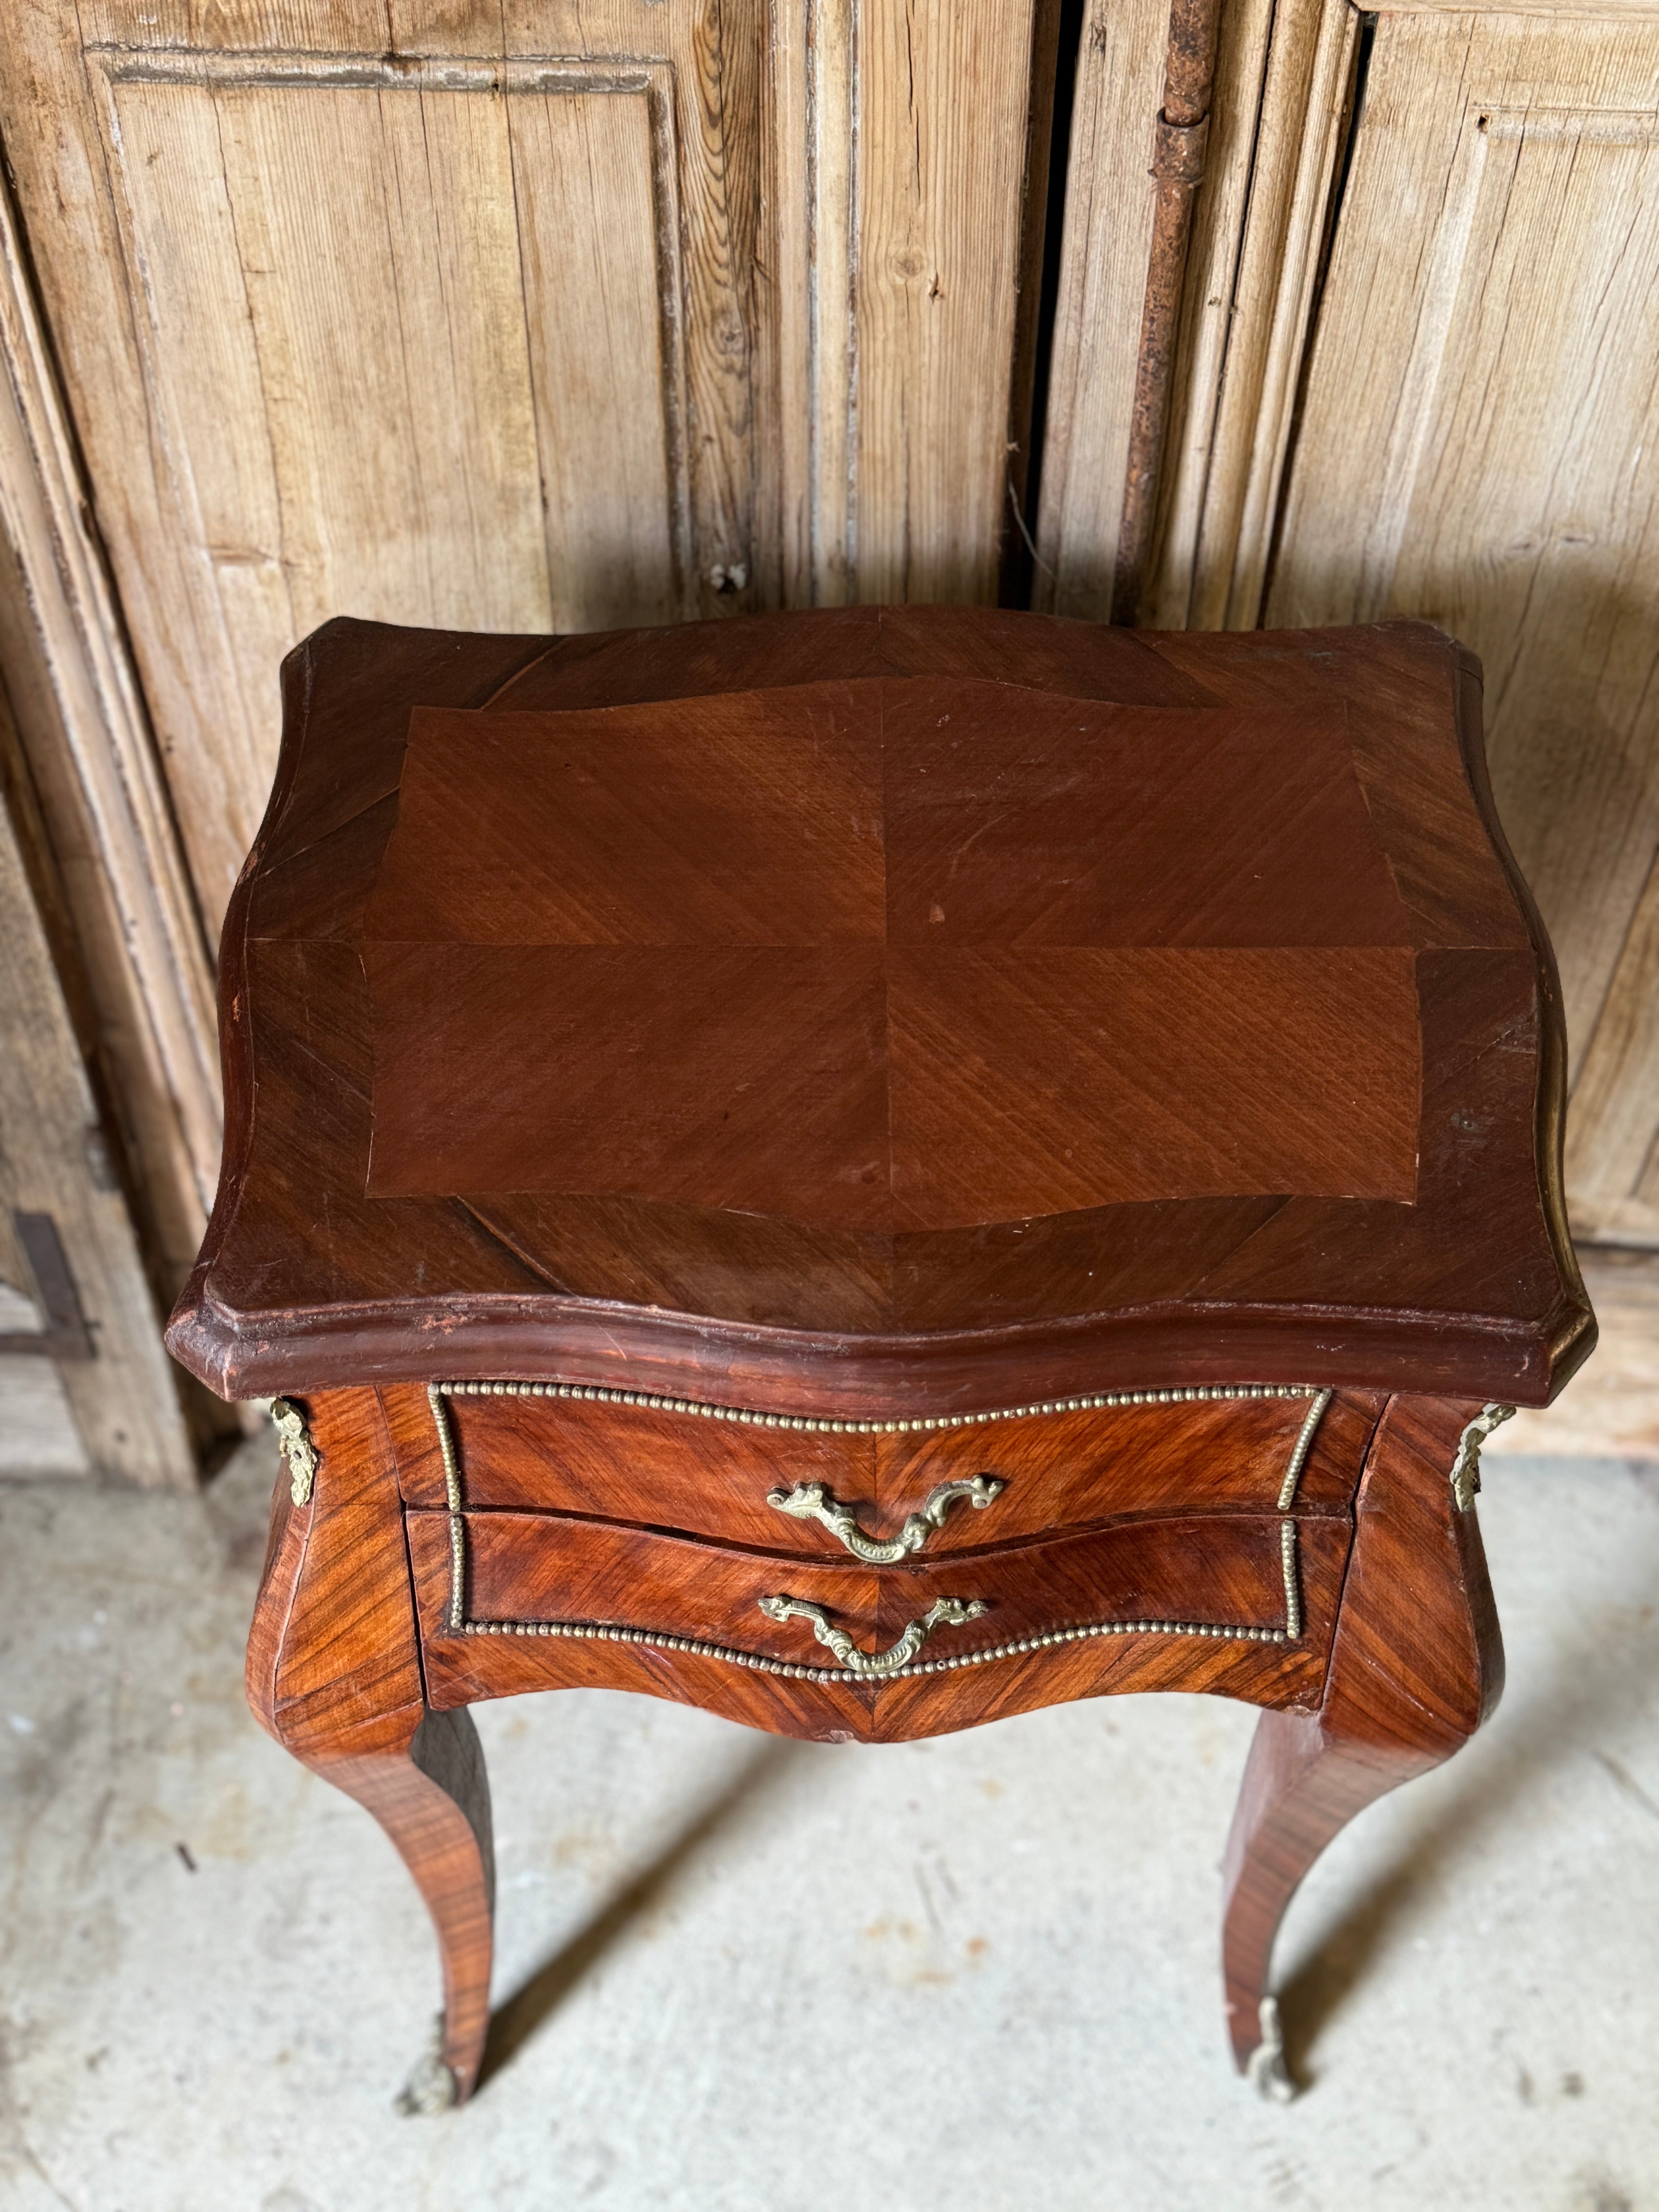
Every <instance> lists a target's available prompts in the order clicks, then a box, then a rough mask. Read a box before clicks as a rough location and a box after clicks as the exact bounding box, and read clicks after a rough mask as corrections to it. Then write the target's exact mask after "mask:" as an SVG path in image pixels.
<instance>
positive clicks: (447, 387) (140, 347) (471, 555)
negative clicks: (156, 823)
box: [0, 0, 1054, 930]
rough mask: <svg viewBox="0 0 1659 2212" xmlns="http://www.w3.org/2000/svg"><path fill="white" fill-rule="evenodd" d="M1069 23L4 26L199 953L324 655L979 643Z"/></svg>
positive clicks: (993, 5) (763, 9)
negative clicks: (903, 640)
mask: <svg viewBox="0 0 1659 2212" xmlns="http://www.w3.org/2000/svg"><path fill="white" fill-rule="evenodd" d="M1053 15H1054V8H1053V5H1052V0H1012V4H1009V0H800V4H790V5H784V4H783V0H659V4H647V0H581V4H580V5H577V4H574V0H520V4H517V5H509V6H507V8H506V9H502V8H501V7H500V6H499V5H496V4H491V5H490V6H489V7H488V8H485V7H483V6H482V5H470V4H464V3H458V0H397V4H392V5H391V6H389V7H388V6H386V5H382V4H381V0H225V3H224V4H222V5H216V6H214V7H212V8H207V7H204V6H200V5H197V4H193V0H90V4H88V5H87V6H85V7H83V8H82V9H78V10H73V11H71V10H65V9H58V8H54V7H51V6H47V5H35V6H31V7H27V8H25V9H22V10H21V17H20V25H19V30H18V33H17V38H16V40H15V44H14V46H12V48H11V49H10V50H9V52H7V53H6V54H4V55H0V131H3V133H4V137H5V140H6V145H7V150H8V153H9V157H10V159H11V161H12V163H13V165H14V167H15V173H16V178H17V189H18V195H19V199H20V202H21V211H22V215H23V217H24V222H25V226H26V228H27V234H28V237H29V242H30V246H31V250H32V252H33V258H34V263H35V267H36V270H37V271H38V274H39V277H40V286H41V292H42V295H43V299H44V302H45V306H46V316H47V320H48V323H49V324H50V325H51V328H52V337H53V339H54V342H55V345H56V349H57V354H58V360H59V362H60V363H61V365H62V368H63V371H64V379H65V383H66V386H67V397H68V402H69V410H70V415H71V416H72V417H73V420H74V422H75V425H76V431H77V433H78V435H79V438H80V441H81V444H82V450H83V453H84V455H85V458H86V462H87V466H88V476H89V478H90V486H91V491H92V495H93V498H94V502H95V507H96V512H97V516H98V520H99V523H100V526H101V529H102V531H103V532H104V535H105V538H106V542H107V544H108V547H109V551H110V556H111V561H112V568H113V571H114V575H115V580H116V583H117V586H118V591H119V593H120V597H121V599H122V603H123V607H124V611H125V616H126V619H127V626H128V630H129V634H130V635H131V641H132V644H133V647H134V648H135V650H136V654H137V663H138V671H139V674H140V676H141V678H142V681H143V688H144V690H145V693H146V695H147V696H148V700H149V706H150V708H151V711H152V714H153V715H154V719H155V725H156V729H157V733H158V737H159V739H160V744H161V754H162V757H163V761H164V763H165V767H166V772H167V781H168V785H169V787H170V790H171V793H172V797H173V805H174V809H175V813H176V817H177V821H178V824H179V834H180V836H181V837H182V839H183V842H184V845H185V850H186V853H187V856H188V860H189V866H190V871H191V876H192V878H193V880H194V884H195V886H196V890H197V895H198V896H199V898H200V901H201V904H202V907H203V909H204V914H205V916H206V918H207V921H208V924H209V927H210V930H211V929H214V928H216V926H217V922H218V918H219V916H220V915H221V914H222V910H223V906H224V902H225V899H226V898H227V896H228V892H229V889H230V886H231V884H232V882H233V881H234V876H235V872H236V870H237V869H238V867H239V866H240V862H241V859H242V856H243V854H245V852H246V849H247V847H248V844H249V842H251V839H252V834H253V830H254V829H255V827H256V825H257V823H258V815H259V812H260V810H261V808H262V806H263V804H264V793H265V791H266V788H267V787H268V784H269V779H270V769H271V765H272V763H273V760H274V757H275V748H276V681H275V671H276V662H277V660H278V659H279V658H280V656H281V654H282V653H283V652H284V651H285V650H286V648H287V647H289V645H290V644H291V643H292V642H293V641H295V639H296V638H297V637H299V636H300V635H303V634H304V633H305V632H306V631H307V630H308V629H311V628H313V626H314V625H315V624H316V623H319V622H320V621H323V620H325V618H326V617H329V616H331V615H334V614H341V613H349V614H356V615H362V616H368V617H378V618H380V619H382V620H389V621H396V622H405V623H420V624H436V625H438V626H450V625H454V626H458V627H464V628H469V629H531V630H534V629H545V628H549V627H552V628H556V629H603V628H608V627H612V626H617V625H623V624H629V623H652V622H664V621H670V620H675V619H679V618H684V617H695V616H699V615H701V616H708V615H714V614H720V613H726V612H731V611H738V610H741V609H744V608H749V607H753V606H757V605H770V604H779V603H783V602H788V603H794V604H802V603H808V602H814V601H825V602H836V601H839V600H844V599H857V598H860V597H866V598H881V599H885V598H904V597H911V598H922V599H992V598H994V596H995V593H996V589H997V581H998V574H999V564H1000V548H1001V540H1002V537H1003V532H1004V527H1005V521H1006V514H1007V507H1008V501H1007V498H1006V492H1007V489H1008V485H1009V483H1010V481H1011V457H1010V453H1009V435H1010V428H1011V425H1017V424H1018V423H1020V422H1023V412H1022V406H1021V395H1020V392H1019V391H1018V388H1017V378H1016V368H1015V364H1016V361H1017V359H1018V357H1019V352H1020V347H1019V337H1020V331H1021V329H1022V327H1023V325H1022V323H1021V313H1022V300H1023V299H1024V300H1026V301H1029V299H1030V292H1031V286H1030V283H1029V281H1027V280H1028V278H1029V276H1030V271H1031V270H1032V269H1033V267H1034V265H1035V264H1034V263H1033V260H1032V247H1033V234H1031V233H1030V230H1029V228H1028V225H1029V223H1030V222H1037V223H1039V225H1040V222H1041V213H1042V194H1041V192H1040V191H1038V192H1036V193H1033V194H1029V195H1028V193H1027V191H1026V190H1025V183H1026V172H1027V163H1028V159H1029V158H1030V152H1031V147H1032V145H1033V143H1036V142H1037V141H1039V140H1040V138H1041V131H1040V129H1038V128H1037V127H1036V126H1037V125H1039V124H1040V122H1041V118H1042V114H1043V113H1046V107H1045V105H1044V99H1043V97H1042V95H1043V94H1044V93H1045V90H1046V87H1045V85H1044V84H1043V83H1042V82H1035V83H1034V78H1033V70H1032V52H1033V41H1034V40H1035V39H1036V38H1037V35H1038V33H1039V31H1040V30H1042V28H1043V27H1045V26H1046V27H1048V28H1049V29H1052V21H1051V19H1052V17H1053ZM43 117H44V118H46V125H47V127H46V129H44V130H43V129H42V127H41V123H42V118H43ZM1036 243H1037V244H1040V236H1039V237H1037V238H1036ZM1022 435H1023V433H1022ZM1019 459H1020V456H1018V454H1016V455H1015V456H1013V459H1012V466H1014V467H1015V468H1017V467H1018V461H1019Z"/></svg>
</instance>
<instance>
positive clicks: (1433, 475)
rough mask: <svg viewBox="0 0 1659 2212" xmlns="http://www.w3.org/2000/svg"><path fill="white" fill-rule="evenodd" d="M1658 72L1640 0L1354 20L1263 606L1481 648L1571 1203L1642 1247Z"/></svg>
mask: <svg viewBox="0 0 1659 2212" xmlns="http://www.w3.org/2000/svg"><path fill="white" fill-rule="evenodd" d="M1656 88H1659V19H1649V20H1642V19H1639V18H1631V17H1628V16H1627V17H1625V18H1623V19H1621V20H1620V21H1597V20H1595V19H1593V18H1585V17H1582V16H1580V17H1573V16H1568V15H1534V16H1530V17H1528V16H1523V15H1479V14H1474V15H1471V14H1455V15H1454V14H1443V13H1439V12H1432V11H1425V12H1422V13H1415V12H1413V13H1407V14H1398V15H1395V14H1386V15H1383V16H1382V17H1381V18H1380V19H1379V20H1378V22H1377V25H1376V34H1375V45H1374V48H1373V51H1372V52H1371V53H1370V61H1369V68H1368V70H1367V72H1366V76H1365V80H1364V104H1363V106H1362V108H1361V109H1360V112H1359V116H1358V125H1357V129H1356V131H1355V133H1354V137H1353V143H1352V156H1351V162H1352V166H1351V168H1350V171H1349V174H1348V179H1347V185H1346V192H1345V195H1344V197H1343V198H1342V201H1341V207H1340V218H1339V220H1338V222H1337V227H1336V233H1335V239H1334V251H1333V254H1332V258H1331V264H1330V271H1329V277H1328V283H1327V284H1326V286H1325V289H1324V295H1323V298H1322V303H1321V306H1320V309H1319V318H1318V326H1317V333H1316V338H1315V341H1314V344H1313V348H1312V353H1311V359H1310V363H1309V367H1308V372H1307V381H1306V387H1305V398H1304V414H1303V420H1302V424H1301V429H1300V435H1299V438H1298V440H1297V445H1296V447H1295V453H1294V459H1293V462H1292V465H1291V471H1290V476H1289V481H1288V487H1287V490H1286V495H1285V506H1284V511H1283V514H1282V518H1281V521H1280V525H1279V544H1278V549H1277V553H1276V557H1275V560H1274V564H1273V575H1272V582H1271V585H1270V587H1269V589H1268V592H1267V600H1266V609H1265V611H1266V617H1267V620H1268V621H1269V622H1271V623H1275V624H1277V623H1338V622H1369V621H1375V620H1377V619H1380V618H1383V617H1389V616H1394V615H1418V616H1424V617H1428V618H1429V619H1430V620H1431V621H1434V622H1437V623H1442V624H1443V626H1444V627H1445V628H1446V629H1449V630H1452V631H1455V633H1456V634H1457V635H1459V636H1460V637H1462V638H1464V639H1466V640H1467V641H1468V642H1469V643H1470V644H1471V645H1473V646H1474V648H1475V650H1476V651H1477V652H1478V653H1480V655H1481V658H1482V659H1483V660H1484V662H1485V664H1486V727H1487V742H1488V747H1489V750H1490V755H1491V760H1492V781H1493V786H1494V789H1495V792H1496V795H1497V799H1498V807H1499V811H1500V812H1501V814H1502V817H1503V819H1504V826H1505V828H1506V829H1507V831H1508V833H1509V836H1510V842H1512V844H1513V845H1514V847H1515V850H1516V856H1517V858H1518V859H1519V860H1520V862H1521V866H1522V868H1523V870H1524V871H1525V872H1526V875H1527V878H1528V881H1529V882H1530V883H1531V884H1532V885H1533V888H1534V890H1535V891H1536V893H1537V895H1538V898H1539V902H1540V904H1541V906H1542V908H1543V910H1544V915H1545V919H1546V921H1547V923H1548V926H1549V928H1550V933H1551V935H1552V937H1553V939H1554V942H1555V946H1556V951H1557V953H1558V955H1559V960H1560V965H1561V980H1562V987H1563V992H1564V994H1565V1006H1566V1016H1567V1028H1568V1035H1569V1040H1570V1045H1571V1058H1572V1073H1573V1078H1574V1085H1575V1089H1574V1099H1573V1108H1572V1112H1571V1115H1570V1117H1569V1125H1568V1126H1569V1161H1568V1166H1569V1197H1570V1203H1571V1207H1572V1210H1573V1214H1574V1219H1575V1223H1576V1225H1577V1228H1578V1230H1579V1231H1580V1232H1581V1233H1586V1234H1589V1235H1590V1236H1592V1237H1596V1236H1602V1237H1611V1238H1612V1239H1613V1241H1615V1242H1617V1241H1621V1240H1623V1241H1630V1242H1643V1243H1659V1144H1656V1139H1659V867H1656V855H1659V680H1656V678H1659V388H1656V376H1655V372H1656V364H1659V286H1656V283H1655V271H1656V269H1659V106H1656V98H1659V92H1656ZM1252 612H1253V611H1252ZM1247 618H1248V617H1247Z"/></svg>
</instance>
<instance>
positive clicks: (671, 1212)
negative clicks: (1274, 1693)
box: [169, 609, 1594, 1418]
mask: <svg viewBox="0 0 1659 2212" xmlns="http://www.w3.org/2000/svg"><path fill="white" fill-rule="evenodd" d="M284 684H285V699H286V716H285V728H284V738H283V756H282V761H281V764H280V767H279V769H278V774H277V778H276V787H275V790H274V792H273V794H272V799H271V803H270V810H269V812H268V814H267V817H266V819H265V822H264V825H263V827H262V829H261V831H260V834H259V838H258V843H257V844H256V846H255V848H254V851H253V854H252V856H251V858H250V860H249V863H248V866H247V869H246V871H245V872H244V876H243V878H242V881H241V884H240V887H239V889H238V891H237V894H236V897H235V900H234V904H233V907H232V909H231V913H230V915H229V917H228V921H227V923H226V929H225V938H224V945H223V956H222V1022H223V1043H224V1054H225V1066H226V1080H227V1099H228V1127H227V1137H226V1149H225V1167H224V1177H223V1182H222V1188H221V1192H220V1196H219V1201H218V1204H217V1206H216V1210H215V1213H214V1217H213V1221H212V1225H211V1226H210V1231H209V1234H208V1237H207V1241H206V1243H205V1244H204V1250H203V1255H202V1260H201V1262H200V1264H199V1265H198V1267H197V1271H196V1273H195V1275H194V1276H193V1278H192V1279H191V1285H190V1287H189V1289H188V1290H187V1291H186V1293H185V1297H184V1298H183V1300H181V1302H180V1305H179V1310H178V1312H177V1314H176V1315H175V1316H174V1320H173V1328H172V1330H171V1332H170V1337H169V1341H170V1342H171V1344H172V1346H173V1350H174V1352H175V1353H176V1354H177V1356H178V1357H179V1358H181V1359H182V1360H183V1361H184V1362H185V1364H186V1365H187V1366H189V1367H191V1369H192V1370H194V1371H195V1372H196V1373H197V1374H198V1375H200V1376H202V1377H203V1379H204V1380H205V1381H207V1382H209V1383H211V1384H212V1385H213V1387H215V1388H216V1389H220V1390H222V1391H223V1392H225V1393H226V1394H227V1395H244V1396H246V1395H261V1394H264V1393H266V1392H269V1391H272V1390H276V1389H284V1390H304V1389H319V1388H324V1387H331V1386H338V1385H343V1384H348V1383H365V1382H374V1381H386V1380H393V1379H398V1380H410V1379H428V1380H430V1379H465V1378H476V1377H481V1376H498V1377H511V1378H514V1379H520V1380H526V1381H533V1380H554V1379H557V1380H568V1381H580V1382H587V1383H597V1384H602V1385H605V1386H606V1387H609V1388H612V1389H639V1390H642V1391H647V1392H652V1393H663V1394H666V1395H686V1396H691V1397H701V1398H717V1399H720V1401H723V1402H730V1403H738V1404H743V1405H746V1406H750V1407H759V1408H761V1409H763V1410H786V1411H794V1412H799V1413H814V1414H818V1415H823V1414H824V1413H832V1414H836V1415H845V1416H847V1417H849V1418H854V1417H856V1418H866V1417H870V1416H872V1415H882V1416H890V1415H894V1414H900V1415H902V1414H904V1413H911V1412H915V1413H942V1412H951V1411H956V1410H960V1409H963V1408H964V1407H982V1406H987V1405H996V1404H1007V1403H1012V1402H1026V1401H1041V1400H1044V1399H1048V1398H1051V1397H1054V1396H1057V1395H1076V1394H1078V1393H1080V1392H1085V1391H1093V1390H1106V1389H1124V1388H1146V1389H1159V1388H1169V1387H1173V1386H1177V1385H1180V1386H1190V1385H1192V1384H1194V1383H1224V1382H1239V1381H1289V1382H1310V1383H1323V1382H1346V1383H1370V1384H1375V1385H1378V1386H1382V1387H1389V1388H1399V1389H1418V1390H1423V1391H1429V1392H1436V1393H1440V1394H1443V1395H1474V1396H1480V1397H1486V1396H1493V1397H1499V1398H1504V1399H1506V1400H1509V1401H1514V1402H1525V1403H1539V1402H1542V1401H1544V1400H1545V1399H1547V1397H1548V1396H1549V1395H1551V1394H1552V1392H1553V1389H1556V1388H1558V1387H1559V1383H1561V1382H1562V1381H1563V1380H1565V1376H1566V1375H1567V1374H1568V1373H1570V1372H1571V1369H1572V1367H1573V1366H1574V1365H1576V1364H1577V1362H1578V1360H1580V1359H1581V1358H1583V1356H1584V1355H1585V1353H1586V1352H1588V1350H1589V1346H1590V1345H1591V1344H1592V1343H1593V1341H1594V1323H1593V1322H1592V1321H1591V1319H1590V1316H1589V1307H1588V1304H1587V1302H1586V1300H1585V1298H1584V1294H1583V1287H1582V1285H1581V1284H1580V1283H1579V1280H1578V1278H1577V1271H1576V1269H1575V1267H1574V1265H1573V1262H1572V1258H1571V1247H1570V1245H1569V1243H1568V1242H1567V1238H1566V1234H1565V1224H1564V1217H1563V1210H1562V1204H1561V1197H1560V1172H1559V1136H1560V1117H1561V1112H1562V1098H1563V1079H1562V1064H1563V1058H1564V1050H1563V1037H1562V1029H1561V1019H1560V1013H1559V993H1558V990H1557V986H1556V982H1555V976H1554V970H1553V963H1552V961H1551V958H1550V956H1549V952H1548V948H1547V944H1546V943H1545V940H1544V938H1543V934H1542V932H1541V927H1540V926H1539V924H1538V921H1537V918H1536V915H1535V913H1534V909H1533V908H1532V906H1531V902H1530V900H1529V899H1528V896H1527V894H1526V891H1525V889H1524V886H1523V885H1522V883H1521V881H1520V879H1519V878H1518V876H1517V875H1516V871H1515V869H1514V866H1513V863H1512V862H1511V861H1510V859H1509V856H1508V854H1507V852H1506V850H1505V848H1504V844H1503V841H1502V836H1501V833H1500V832H1499V830H1498V827H1497V823H1496V818H1495V817H1494V815H1493V813H1492V805H1491V800H1490V797H1489V794H1488V792H1487V787H1486V777H1485V769H1484V763H1483V760H1482V757H1481V749H1480V692H1479V671H1478V667H1477V665H1476V664H1475V663H1474V661H1473V659H1472V658H1471V657H1470V656H1469V655H1468V653H1466V652H1464V651H1463V650H1462V648H1461V647H1457V646H1456V645H1455V644H1454V643H1453V641H1450V640H1449V639H1448V638H1446V637H1444V636H1443V635H1441V634H1440V633H1439V632H1437V631H1435V630H1433V629H1429V628H1427V627H1426V626H1425V625H1421V624H1414V623H1390V624H1384V625H1378V626H1373V627H1370V628H1366V629H1350V630H1326V631H1309V632H1301V633H1293V632H1286V633H1271V632H1255V633H1247V634H1242V635H1198V634H1184V635H1149V634H1146V633H1132V632H1128V631H1125V630H1116V629H1103V628H1098V627H1096V626H1093V625H1088V624H1083V623H1067V622H1060V621H1057V620H1054V619H1052V618H1048V617H1040V616H1033V615H1018V614H1012V613H1003V612H995V611H989V610H986V609H956V610H951V609H847V610H838V611H830V612H822V613H814V614H805V615H781V616H770V617H751V618H745V619H739V620H736V621H731V622H726V623H699V624H695V625H690V626H686V627H684V628H678V629H658V630H648V631H635V632H630V633H623V634H616V635H609V636H601V637H592V636H589V637H574V638H563V639H553V640H550V639H546V638H506V637H477V636H465V635H447V634H441V633H435V632H425V631H414V630H402V629H392V628H389V627H386V626H383V625H379V624H371V623H357V622H337V623H331V624H329V625H328V626H327V627H326V628H325V629H323V630H320V631H319V632H318V633H317V634H316V635H315V636H313V638H311V639H310V640H308V641H307V642H306V643H305V644H304V645H303V646H301V647H299V648H298V649H297V651H296V652H295V654H294V655H292V656H291V657H290V659H289V662H288V664H287V665H286V667H285V670H284Z"/></svg>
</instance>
